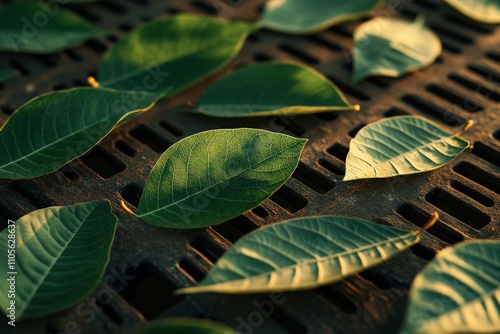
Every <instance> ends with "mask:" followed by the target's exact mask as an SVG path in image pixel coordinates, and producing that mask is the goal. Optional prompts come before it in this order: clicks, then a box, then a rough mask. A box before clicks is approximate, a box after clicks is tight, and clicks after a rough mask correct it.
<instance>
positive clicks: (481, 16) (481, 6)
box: [444, 0, 500, 24]
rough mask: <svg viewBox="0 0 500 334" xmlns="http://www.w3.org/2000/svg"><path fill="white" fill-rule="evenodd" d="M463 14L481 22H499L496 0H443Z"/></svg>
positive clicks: (499, 7)
mask: <svg viewBox="0 0 500 334" xmlns="http://www.w3.org/2000/svg"><path fill="white" fill-rule="evenodd" d="M444 2H446V3H447V4H449V5H450V6H452V7H453V8H455V9H456V10H458V11H459V12H460V13H462V14H464V15H465V16H468V17H470V18H471V19H473V20H476V21H479V22H483V23H490V24H493V23H500V1H498V0H444Z"/></svg>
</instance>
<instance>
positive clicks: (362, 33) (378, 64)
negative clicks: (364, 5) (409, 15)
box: [353, 16, 441, 82]
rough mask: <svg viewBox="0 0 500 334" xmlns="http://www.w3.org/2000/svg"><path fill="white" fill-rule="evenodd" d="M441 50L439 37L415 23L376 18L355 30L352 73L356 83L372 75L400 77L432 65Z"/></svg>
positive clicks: (422, 22) (421, 18) (418, 19)
mask: <svg viewBox="0 0 500 334" xmlns="http://www.w3.org/2000/svg"><path fill="white" fill-rule="evenodd" d="M440 53H441V42H440V40H439V38H438V37H437V36H436V35H435V34H434V33H433V32H432V31H431V30H429V29H428V28H426V27H425V26H424V19H423V17H421V16H419V17H417V19H416V20H415V21H414V22H408V21H405V20H400V19H395V18H383V17H377V18H374V19H372V20H370V21H368V22H366V23H363V24H361V25H360V26H359V27H358V29H356V32H355V33H354V49H353V54H354V73H353V81H355V82H357V81H360V80H362V79H364V78H366V77H369V76H372V75H385V76H388V77H399V76H401V75H403V74H406V73H408V72H411V71H415V70H418V69H421V68H424V67H426V66H428V65H430V64H432V63H433V62H434V61H435V60H436V58H437V57H438V56H439V54H440Z"/></svg>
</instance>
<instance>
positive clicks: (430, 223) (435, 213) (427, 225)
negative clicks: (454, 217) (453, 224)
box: [420, 212, 439, 233]
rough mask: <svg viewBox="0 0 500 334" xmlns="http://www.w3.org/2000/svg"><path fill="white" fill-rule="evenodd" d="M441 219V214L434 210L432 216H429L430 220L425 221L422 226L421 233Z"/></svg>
mask: <svg viewBox="0 0 500 334" xmlns="http://www.w3.org/2000/svg"><path fill="white" fill-rule="evenodd" d="M438 219H439V215H438V213H437V212H434V213H433V214H432V216H431V218H429V220H428V221H427V223H425V225H424V226H422V228H421V229H420V233H422V232H424V231H427V230H428V229H430V228H431V227H432V226H434V224H436V222H437V221H438Z"/></svg>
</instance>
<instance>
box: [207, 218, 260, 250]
mask: <svg viewBox="0 0 500 334" xmlns="http://www.w3.org/2000/svg"><path fill="white" fill-rule="evenodd" d="M210 228H211V229H212V230H214V231H215V232H217V233H218V234H219V235H221V236H222V237H223V238H225V239H226V240H228V241H229V242H231V243H233V244H234V243H235V242H236V241H237V240H238V239H239V238H241V237H242V236H244V235H245V234H247V233H249V232H251V231H253V230H255V229H257V228H258V226H257V225H255V224H254V223H253V222H252V221H251V220H250V219H248V218H247V217H245V216H238V217H236V218H233V219H231V220H230V221H227V222H225V223H222V224H219V225H215V226H211V227H210Z"/></svg>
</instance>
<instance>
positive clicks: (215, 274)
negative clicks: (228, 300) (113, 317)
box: [177, 216, 420, 293]
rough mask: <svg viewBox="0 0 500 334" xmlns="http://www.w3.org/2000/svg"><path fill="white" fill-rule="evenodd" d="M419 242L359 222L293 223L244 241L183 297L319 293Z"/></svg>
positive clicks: (413, 236) (417, 236)
mask: <svg viewBox="0 0 500 334" xmlns="http://www.w3.org/2000/svg"><path fill="white" fill-rule="evenodd" d="M419 241H420V231H415V232H405V231H401V230H397V229H395V228H392V227H388V226H383V225H379V224H374V223H370V222H368V221H366V220H362V219H358V218H348V217H333V216H322V217H310V218H298V219H292V220H289V221H286V222H283V223H279V224H273V225H271V226H267V227H264V228H261V229H258V230H255V231H253V232H251V233H249V234H247V235H245V236H243V237H242V238H241V239H239V240H238V241H237V242H236V243H235V244H234V246H233V247H232V248H231V249H229V250H228V251H227V252H226V253H224V255H223V256H222V257H221V258H220V259H219V260H218V261H217V263H216V264H215V266H214V267H213V268H212V270H211V271H210V272H209V273H208V275H207V277H205V278H204V279H203V280H202V281H201V282H200V284H199V285H198V286H194V287H189V288H184V289H180V290H177V293H199V292H219V293H261V292H270V291H292V290H304V289H313V288H316V287H318V286H322V285H327V284H331V283H334V282H338V281H340V280H342V279H344V278H346V277H347V276H350V275H353V274H355V273H357V272H360V271H363V270H365V269H367V268H370V267H372V266H375V265H377V264H379V263H381V262H383V261H386V260H388V259H389V258H391V257H393V256H394V255H396V254H398V253H400V252H401V251H403V250H405V249H407V248H408V247H410V246H412V245H414V244H416V243H417V242H419Z"/></svg>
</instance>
